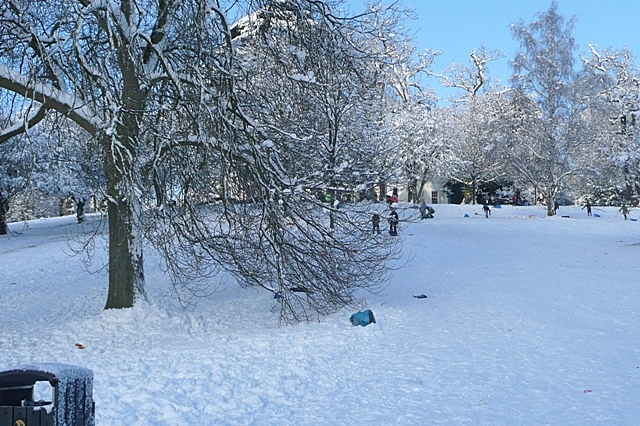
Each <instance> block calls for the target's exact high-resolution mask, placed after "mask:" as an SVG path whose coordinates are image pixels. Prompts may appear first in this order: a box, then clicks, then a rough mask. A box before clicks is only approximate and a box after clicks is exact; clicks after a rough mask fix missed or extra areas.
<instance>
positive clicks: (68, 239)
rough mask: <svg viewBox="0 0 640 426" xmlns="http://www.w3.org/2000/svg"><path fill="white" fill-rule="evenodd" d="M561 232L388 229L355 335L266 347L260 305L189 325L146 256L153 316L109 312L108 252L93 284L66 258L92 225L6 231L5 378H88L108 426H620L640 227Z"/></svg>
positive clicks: (508, 221) (270, 321) (539, 214)
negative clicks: (366, 315)
mask: <svg viewBox="0 0 640 426" xmlns="http://www.w3.org/2000/svg"><path fill="white" fill-rule="evenodd" d="M476 213H477V214H476ZM559 213H560V214H562V215H568V216H569V218H562V217H560V216H556V217H550V218H547V217H545V209H544V208H543V207H540V206H532V207H512V206H504V207H502V208H500V209H497V208H496V209H493V211H492V217H491V218H489V219H485V218H484V217H483V216H482V212H481V206H457V205H441V206H436V218H435V219H433V220H425V221H422V222H420V223H414V224H409V223H403V224H401V227H400V238H403V240H404V247H405V253H406V259H404V261H403V262H405V263H406V264H404V263H403V264H401V266H402V267H401V268H400V269H399V270H398V271H397V272H395V273H394V275H393V278H392V280H391V282H390V283H389V286H388V287H387V288H386V289H385V291H383V292H381V293H380V294H374V295H367V296H366V298H367V302H368V307H369V308H371V309H372V310H373V311H374V313H375V315H376V319H377V324H372V325H370V326H367V327H353V326H351V324H350V323H349V316H350V315H351V314H352V313H353V310H344V311H343V312H340V313H338V314H335V315H332V316H330V317H328V318H326V319H325V320H324V321H323V322H321V323H311V324H300V325H296V326H289V327H278V325H277V317H276V316H275V315H274V314H272V313H270V312H269V309H270V307H271V305H272V303H273V300H272V299H271V297H270V295H269V294H267V293H265V292H259V291H255V290H252V289H244V290H243V289H240V288H239V287H238V286H236V285H235V284H233V283H232V282H230V281H225V279H224V278H220V279H219V281H218V282H217V283H216V284H217V285H219V287H220V288H219V292H218V293H216V294H215V295H213V296H212V297H210V298H207V299H199V300H198V301H197V303H196V304H195V305H193V306H190V307H188V308H187V309H183V308H181V307H180V305H179V303H178V302H177V301H176V300H175V299H174V298H173V297H172V295H171V290H170V284H169V281H168V279H167V278H166V277H164V276H163V275H162V273H161V271H160V269H159V266H158V260H157V259H156V258H154V257H153V256H151V255H149V254H148V255H147V265H146V277H147V282H148V284H149V294H150V303H140V304H138V306H136V307H135V308H133V309H128V310H120V311H107V312H105V311H103V310H102V308H103V306H104V303H105V301H106V290H107V277H106V276H105V273H104V271H102V270H101V269H100V268H101V266H103V265H104V261H105V254H104V250H103V248H102V247H100V246H98V247H97V250H96V253H95V256H94V258H93V259H92V260H93V262H92V264H91V266H90V268H89V269H90V272H91V273H90V272H88V271H87V270H86V269H85V266H84V264H83V262H82V257H69V256H68V255H69V254H70V253H72V249H74V248H77V244H76V243H74V236H75V235H77V233H78V232H90V231H91V229H92V228H93V227H95V226H97V220H96V219H95V218H93V220H91V218H90V220H88V222H87V223H85V224H83V225H78V224H77V223H75V218H74V217H64V218H55V219H47V220H39V221H32V222H30V223H29V224H28V226H26V227H25V224H23V223H14V224H11V226H10V228H11V230H12V234H11V235H8V236H2V237H0V259H2V261H1V262H0V289H1V290H2V291H1V292H0V371H3V370H5V369H9V368H12V367H15V366H16V365H23V364H32V363H41V362H53V363H65V364H74V365H79V366H82V367H87V368H90V369H91V370H93V372H94V399H95V402H96V423H97V424H98V425H105V426H106V425H109V426H117V425H176V424H182V423H185V422H187V423H189V424H201V425H208V424H218V425H248V424H252V425H273V424H281V425H303V424H304V425H336V424H367V423H369V424H376V425H424V424H430V425H437V424H458V425H460V424H491V425H514V424H520V425H540V424H549V425H585V424H603V425H605V424H606V425H630V424H634V423H635V421H637V419H638V418H640V405H639V404H638V403H637V401H638V395H639V394H640V304H639V302H638V301H639V300H640V284H639V282H640V281H639V280H638V272H639V271H638V268H639V267H638V262H637V260H638V258H639V256H640V236H639V233H640V222H637V221H631V220H629V221H625V220H623V219H622V216H621V215H620V214H619V213H618V210H617V209H616V208H613V207H611V208H594V213H596V214H598V215H599V216H600V217H587V215H586V213H585V211H584V210H580V208H579V207H561V210H560V212H559ZM465 214H467V215H469V216H470V217H466V218H465V217H464V215H465ZM631 217H633V218H637V217H638V212H637V211H632V213H631ZM390 238H391V237H390ZM419 294H425V295H427V296H428V297H427V298H423V299H417V298H414V297H412V296H414V295H419ZM76 343H81V344H82V345H83V346H84V347H85V349H79V348H78V347H77V346H76Z"/></svg>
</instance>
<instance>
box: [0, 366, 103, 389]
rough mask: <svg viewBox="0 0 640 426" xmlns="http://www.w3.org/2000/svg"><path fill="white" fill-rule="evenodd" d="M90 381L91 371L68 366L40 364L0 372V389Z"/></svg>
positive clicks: (91, 377)
mask: <svg viewBox="0 0 640 426" xmlns="http://www.w3.org/2000/svg"><path fill="white" fill-rule="evenodd" d="M78 379H80V380H83V379H86V380H92V379H93V371H91V370H89V369H88V368H84V367H78V366H76V365H70V364H57V363H42V364H33V365H24V366H20V367H14V368H10V369H8V370H4V371H0V388H4V387H13V386H29V385H30V386H33V385H34V384H35V383H36V382H42V381H48V382H49V383H50V384H51V385H52V386H53V385H56V384H57V383H59V382H67V381H71V380H78Z"/></svg>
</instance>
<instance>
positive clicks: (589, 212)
mask: <svg viewBox="0 0 640 426" xmlns="http://www.w3.org/2000/svg"><path fill="white" fill-rule="evenodd" d="M559 208H560V204H559V203H558V202H557V201H555V202H554V203H553V211H554V213H555V214H558V209H559ZM592 208H593V205H592V204H591V202H590V201H589V200H587V202H586V203H585V205H584V206H582V209H580V210H586V211H587V216H593V212H592ZM618 211H619V212H620V213H622V216H624V220H627V219H628V218H629V217H628V216H629V207H627V205H626V204H624V203H623V204H622V207H620V208H619V209H618Z"/></svg>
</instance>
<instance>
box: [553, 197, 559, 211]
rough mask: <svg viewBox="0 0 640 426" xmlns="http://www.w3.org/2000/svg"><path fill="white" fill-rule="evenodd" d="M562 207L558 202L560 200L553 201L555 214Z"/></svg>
mask: <svg viewBox="0 0 640 426" xmlns="http://www.w3.org/2000/svg"><path fill="white" fill-rule="evenodd" d="M559 208H560V204H558V201H557V200H556V201H554V203H553V211H554V213H555V214H558V209H559Z"/></svg>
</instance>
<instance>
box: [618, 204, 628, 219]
mask: <svg viewBox="0 0 640 426" xmlns="http://www.w3.org/2000/svg"><path fill="white" fill-rule="evenodd" d="M618 211H620V212H622V215H623V216H624V220H627V215H628V214H629V208H628V207H627V206H626V205H624V204H623V205H622V207H620V210H618Z"/></svg>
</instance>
